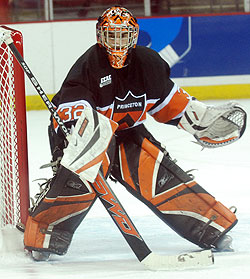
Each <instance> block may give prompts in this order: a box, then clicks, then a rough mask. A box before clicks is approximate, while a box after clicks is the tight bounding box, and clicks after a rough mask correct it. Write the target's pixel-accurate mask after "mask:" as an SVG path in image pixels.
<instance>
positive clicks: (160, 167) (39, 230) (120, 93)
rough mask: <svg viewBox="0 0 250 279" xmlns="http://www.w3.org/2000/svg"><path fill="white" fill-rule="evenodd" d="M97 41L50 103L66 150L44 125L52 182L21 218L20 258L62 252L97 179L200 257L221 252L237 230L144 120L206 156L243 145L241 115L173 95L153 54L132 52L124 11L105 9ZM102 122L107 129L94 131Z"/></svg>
mask: <svg viewBox="0 0 250 279" xmlns="http://www.w3.org/2000/svg"><path fill="white" fill-rule="evenodd" d="M96 32H97V43H96V44H95V45H93V46H92V47H90V48H89V49H88V50H87V51H86V52H85V53H84V54H83V55H82V56H81V57H80V58H79V59H78V60H77V61H76V63H75V64H74V65H73V66H72V68H71V69H70V71H69V73H68V75H67V77H66V79H65V80H64V82H63V84H62V86H61V89H60V91H59V92H58V93H57V94H56V95H55V97H54V98H53V100H52V101H53V104H54V106H55V107H56V109H57V112H58V114H59V115H60V117H61V119H63V121H64V123H65V125H66V126H67V128H68V129H69V130H70V131H71V136H70V138H68V139H67V140H66V139H65V137H64V135H63V133H62V132H61V130H60V128H59V127H58V125H57V123H56V122H55V121H54V120H53V118H51V124H50V126H49V129H48V131H49V139H50V147H51V153H52V161H51V164H50V165H51V166H52V169H53V173H54V176H53V178H51V179H50V180H48V181H47V182H46V183H45V184H44V185H43V188H42V191H41V193H40V194H39V195H38V196H37V200H36V202H35V203H34V205H33V207H32V208H31V209H30V216H29V218H28V221H27V224H26V228H25V234H24V245H25V248H26V249H27V250H29V251H33V252H34V251H37V252H39V253H40V252H42V253H43V254H46V253H47V254H48V255H49V254H58V255H64V254H65V253H66V252H67V250H68V248H69V245H70V243H71V240H72V237H73V235H74V232H75V231H76V229H77V227H78V226H79V225H80V223H81V222H82V220H83V219H84V217H85V216H86V215H87V213H88V211H89V210H90V208H91V206H92V205H93V204H94V202H95V200H96V198H97V195H96V192H95V191H94V189H93V187H92V186H93V184H92V183H93V182H94V181H95V177H96V175H97V172H98V171H101V172H102V173H103V175H104V176H105V177H106V178H108V177H111V178H112V179H113V180H115V181H117V182H119V183H121V184H122V185H123V186H124V187H125V188H126V189H127V190H128V191H129V192H130V193H131V194H132V195H133V196H135V197H136V198H138V199H139V200H140V201H142V202H143V203H145V204H146V205H147V206H148V207H149V208H150V209H151V210H152V211H153V212H154V213H155V214H156V215H157V216H158V217H159V218H160V219H161V220H162V221H163V222H165V223H166V225H168V226H170V227H171V228H172V229H173V230H174V231H175V232H176V233H178V234H179V235H180V236H182V237H183V238H185V239H186V240H188V241H190V242H192V243H194V244H196V245H198V246H199V247H202V248H204V249H211V248H213V249H216V250H219V251H220V250H225V249H230V245H231V241H232V239H231V238H230V237H229V236H228V235H227V232H228V231H230V230H231V229H232V228H233V227H234V226H235V224H236V223H237V218H236V216H235V212H232V211H231V210H230V209H229V208H227V207H226V206H224V205H223V204H222V203H220V202H219V201H217V200H216V199H215V198H214V197H213V196H212V195H211V194H209V193H208V192H207V191H206V190H205V189H204V188H202V186H201V185H199V184H198V183H197V182H196V181H195V180H194V178H193V177H192V176H191V175H190V174H189V173H187V172H185V171H184V170H182V169H181V168H180V167H179V166H178V165H177V164H176V163H175V162H174V161H173V160H172V159H171V157H170V155H169V153H168V151H167V149H165V148H164V147H163V146H162V145H161V143H160V142H159V141H157V139H155V138H154V137H153V135H152V134H151V133H150V132H149V131H148V130H147V129H146V128H145V126H144V121H145V120H146V113H148V114H149V115H151V116H152V117H153V118H154V119H155V120H156V121H158V122H161V123H162V125H174V126H176V127H178V128H179V129H184V130H185V131H187V132H188V133H190V134H192V135H193V136H194V138H195V139H196V141H197V143H198V144H200V145H201V146H202V147H204V148H215V147H222V146H224V145H227V144H230V143H233V142H235V141H236V140H238V139H239V138H240V137H241V136H242V134H243V133H244V129H245V123H246V113H245V111H244V110H243V109H242V108H241V107H240V106H239V105H237V104H236V103H232V102H230V103H227V104H225V105H221V106H208V105H206V104H204V103H202V102H199V101H198V100H196V99H195V98H193V97H191V96H190V95H189V94H188V93H187V92H185V91H184V90H183V89H181V88H180V87H178V85H177V84H175V83H174V82H173V81H172V80H171V79H170V77H169V76H170V69H169V66H168V64H167V63H166V62H165V61H164V60H163V59H162V58H161V57H160V56H159V55H158V53H156V52H155V51H153V50H151V49H149V48H146V47H142V46H137V45H136V43H137V38H138V33H139V26H138V23H137V20H136V18H135V17H134V16H133V15H132V14H131V13H130V12H129V11H128V10H127V9H125V8H122V7H112V8H109V9H107V10H106V11H105V12H104V13H103V14H102V15H101V16H100V17H99V19H98V22H97V26H96ZM83 115H84V121H82V122H81V125H80V127H79V125H78V123H79V121H78V119H79V118H80V117H81V118H80V119H82V117H83ZM103 119H108V120H109V121H108V122H107V123H108V125H107V126H105V127H101V128H100V129H99V128H97V127H99V125H100V123H102V120H103ZM115 123H117V124H115ZM77 125H78V126H77ZM115 126H117V127H115ZM76 127H77V128H76ZM116 128H117V129H116ZM79 135H80V136H79ZM76 139H77V140H76ZM100 139H102V140H104V142H105V144H100V143H98V142H99V141H100ZM105 139H106V140H105ZM82 141H85V143H86V141H87V144H85V145H82ZM86 156H87V157H88V158H90V159H89V160H87V161H86V160H85V159H84V158H86Z"/></svg>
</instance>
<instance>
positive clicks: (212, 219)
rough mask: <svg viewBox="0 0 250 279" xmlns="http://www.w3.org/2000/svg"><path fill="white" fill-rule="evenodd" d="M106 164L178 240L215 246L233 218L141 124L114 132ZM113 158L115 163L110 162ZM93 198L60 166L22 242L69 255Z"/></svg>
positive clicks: (89, 190)
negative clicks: (183, 239)
mask: <svg viewBox="0 0 250 279" xmlns="http://www.w3.org/2000/svg"><path fill="white" fill-rule="evenodd" d="M108 155H109V158H110V160H109V161H110V162H112V161H113V164H110V165H109V168H108V167H107V164H106V163H105V162H104V166H103V169H104V170H105V175H106V176H107V174H108V173H109V172H110V168H111V175H112V177H113V178H115V180H117V181H119V182H120V183H121V184H122V185H124V186H125V187H126V189H127V190H128V191H129V192H130V193H132V194H133V195H134V196H135V197H137V198H138V199H140V200H141V201H142V202H143V203H145V204H146V205H147V206H148V207H150V208H151V209H152V211H153V212H154V213H155V214H156V215H157V216H159V217H160V218H161V219H162V220H163V221H164V222H165V223H166V224H167V225H168V226H170V227H171V228H172V229H173V230H174V231H176V232H177V233H178V234H179V235H180V236H182V237H184V238H186V239H187V240H189V241H191V242H193V243H195V244H197V245H199V246H200V247H202V248H213V247H216V242H217V241H218V240H219V239H220V237H221V236H223V235H224V234H225V233H226V232H227V231H229V230H230V229H231V228H232V227H233V226H234V225H235V224H236V223H237V219H236V216H235V214H234V213H233V212H231V211H230V210H229V209H228V208H226V207H225V206H224V205H222V204H221V203H220V202H218V201H216V200H215V198H214V197H213V196H211V195H210V194H209V193H208V192H206V191H205V190H204V189H203V188H202V187H201V186H200V185H199V184H197V183H196V182H195V181H194V180H193V178H192V177H191V176H190V175H188V174H187V173H186V172H185V171H183V170H182V169H181V168H180V167H179V166H178V165H177V164H176V163H175V162H173V161H172V160H171V158H170V156H169V155H168V153H167V151H166V150H165V149H164V148H163V147H162V146H161V144H160V143H159V142H158V141H157V140H156V139H155V138H154V137H153V136H152V135H151V134H150V133H149V132H148V131H147V130H146V128H145V127H144V125H140V126H137V127H135V128H132V129H128V130H124V131H121V132H118V133H117V135H116V144H115V143H114V140H113V141H112V142H111V144H110V148H109V151H108ZM113 157H114V159H112V158H113ZM95 200H96V194H95V192H94V190H93V188H92V187H91V185H90V184H89V183H88V182H86V183H83V182H82V181H81V180H80V179H79V177H78V176H77V175H74V174H72V172H70V171H69V170H67V169H65V168H64V167H62V166H61V167H60V168H59V170H58V172H57V175H56V176H55V177H54V178H53V179H52V181H51V182H50V183H49V184H48V189H46V191H45V192H44V193H43V195H41V197H40V199H39V200H38V201H37V204H36V205H35V206H34V207H33V208H32V211H31V214H30V216H29V218H28V221H27V224H26V229H25V235H24V244H25V247H26V248H27V249H28V250H37V251H43V250H44V251H50V252H52V253H56V254H59V255H63V254H65V253H66V252H67V249H68V247H69V244H70V242H71V239H72V236H73V234H74V232H75V230H76V229H77V227H78V226H79V224H80V223H81V222H82V220H83V219H84V217H85V216H86V214H87V213H88V211H89V209H90V208H91V206H92V205H93V203H94V201H95Z"/></svg>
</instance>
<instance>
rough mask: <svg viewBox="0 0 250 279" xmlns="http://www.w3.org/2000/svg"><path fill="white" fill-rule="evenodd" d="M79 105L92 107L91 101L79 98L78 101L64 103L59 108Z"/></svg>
mask: <svg viewBox="0 0 250 279" xmlns="http://www.w3.org/2000/svg"><path fill="white" fill-rule="evenodd" d="M78 105H83V106H87V107H90V108H92V106H91V105H90V103H89V102H87V101H85V100H78V101H74V102H67V103H62V104H60V105H59V106H58V108H57V110H61V109H64V108H66V107H67V108H68V107H74V106H78Z"/></svg>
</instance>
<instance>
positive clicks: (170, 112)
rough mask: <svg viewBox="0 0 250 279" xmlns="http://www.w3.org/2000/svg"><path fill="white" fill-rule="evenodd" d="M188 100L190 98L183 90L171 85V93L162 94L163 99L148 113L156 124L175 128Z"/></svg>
mask: <svg viewBox="0 0 250 279" xmlns="http://www.w3.org/2000/svg"><path fill="white" fill-rule="evenodd" d="M190 99H191V96H190V95H189V94H188V93H187V92H186V91H185V90H184V89H182V88H180V87H179V86H178V85H177V84H175V83H173V87H172V89H171V91H170V92H167V91H166V92H164V95H163V97H162V98H160V100H159V101H158V102H157V103H156V104H155V106H154V107H153V108H152V109H151V110H149V111H148V113H149V114H150V115H151V116H153V117H154V119H155V120H156V121H158V122H161V123H166V124H172V125H176V126H177V124H178V122H179V120H180V118H181V117H182V115H183V114H184V112H185V109H186V107H187V105H188V103H189V100H190Z"/></svg>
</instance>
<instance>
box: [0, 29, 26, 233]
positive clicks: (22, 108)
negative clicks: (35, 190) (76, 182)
mask: <svg viewBox="0 0 250 279" xmlns="http://www.w3.org/2000/svg"><path fill="white" fill-rule="evenodd" d="M6 30H7V31H9V32H11V37H12V39H13V41H14V44H15V46H16V47H17V49H18V50H19V52H20V53H21V55H23V37H22V34H21V32H19V31H17V30H14V29H11V28H8V27H6V26H0V35H1V31H3V32H5V31H6ZM28 208H29V179H28V151H27V126H26V104H25V86H24V73H23V70H22V68H21V67H20V65H19V63H18V62H17V61H16V59H15V57H14V56H13V54H12V52H11V51H10V49H9V48H8V47H7V45H6V44H5V43H4V42H3V40H1V36H0V229H2V228H3V227H5V226H6V225H8V224H9V225H13V226H15V225H17V224H18V223H22V224H25V223H26V219H27V217H28Z"/></svg>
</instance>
